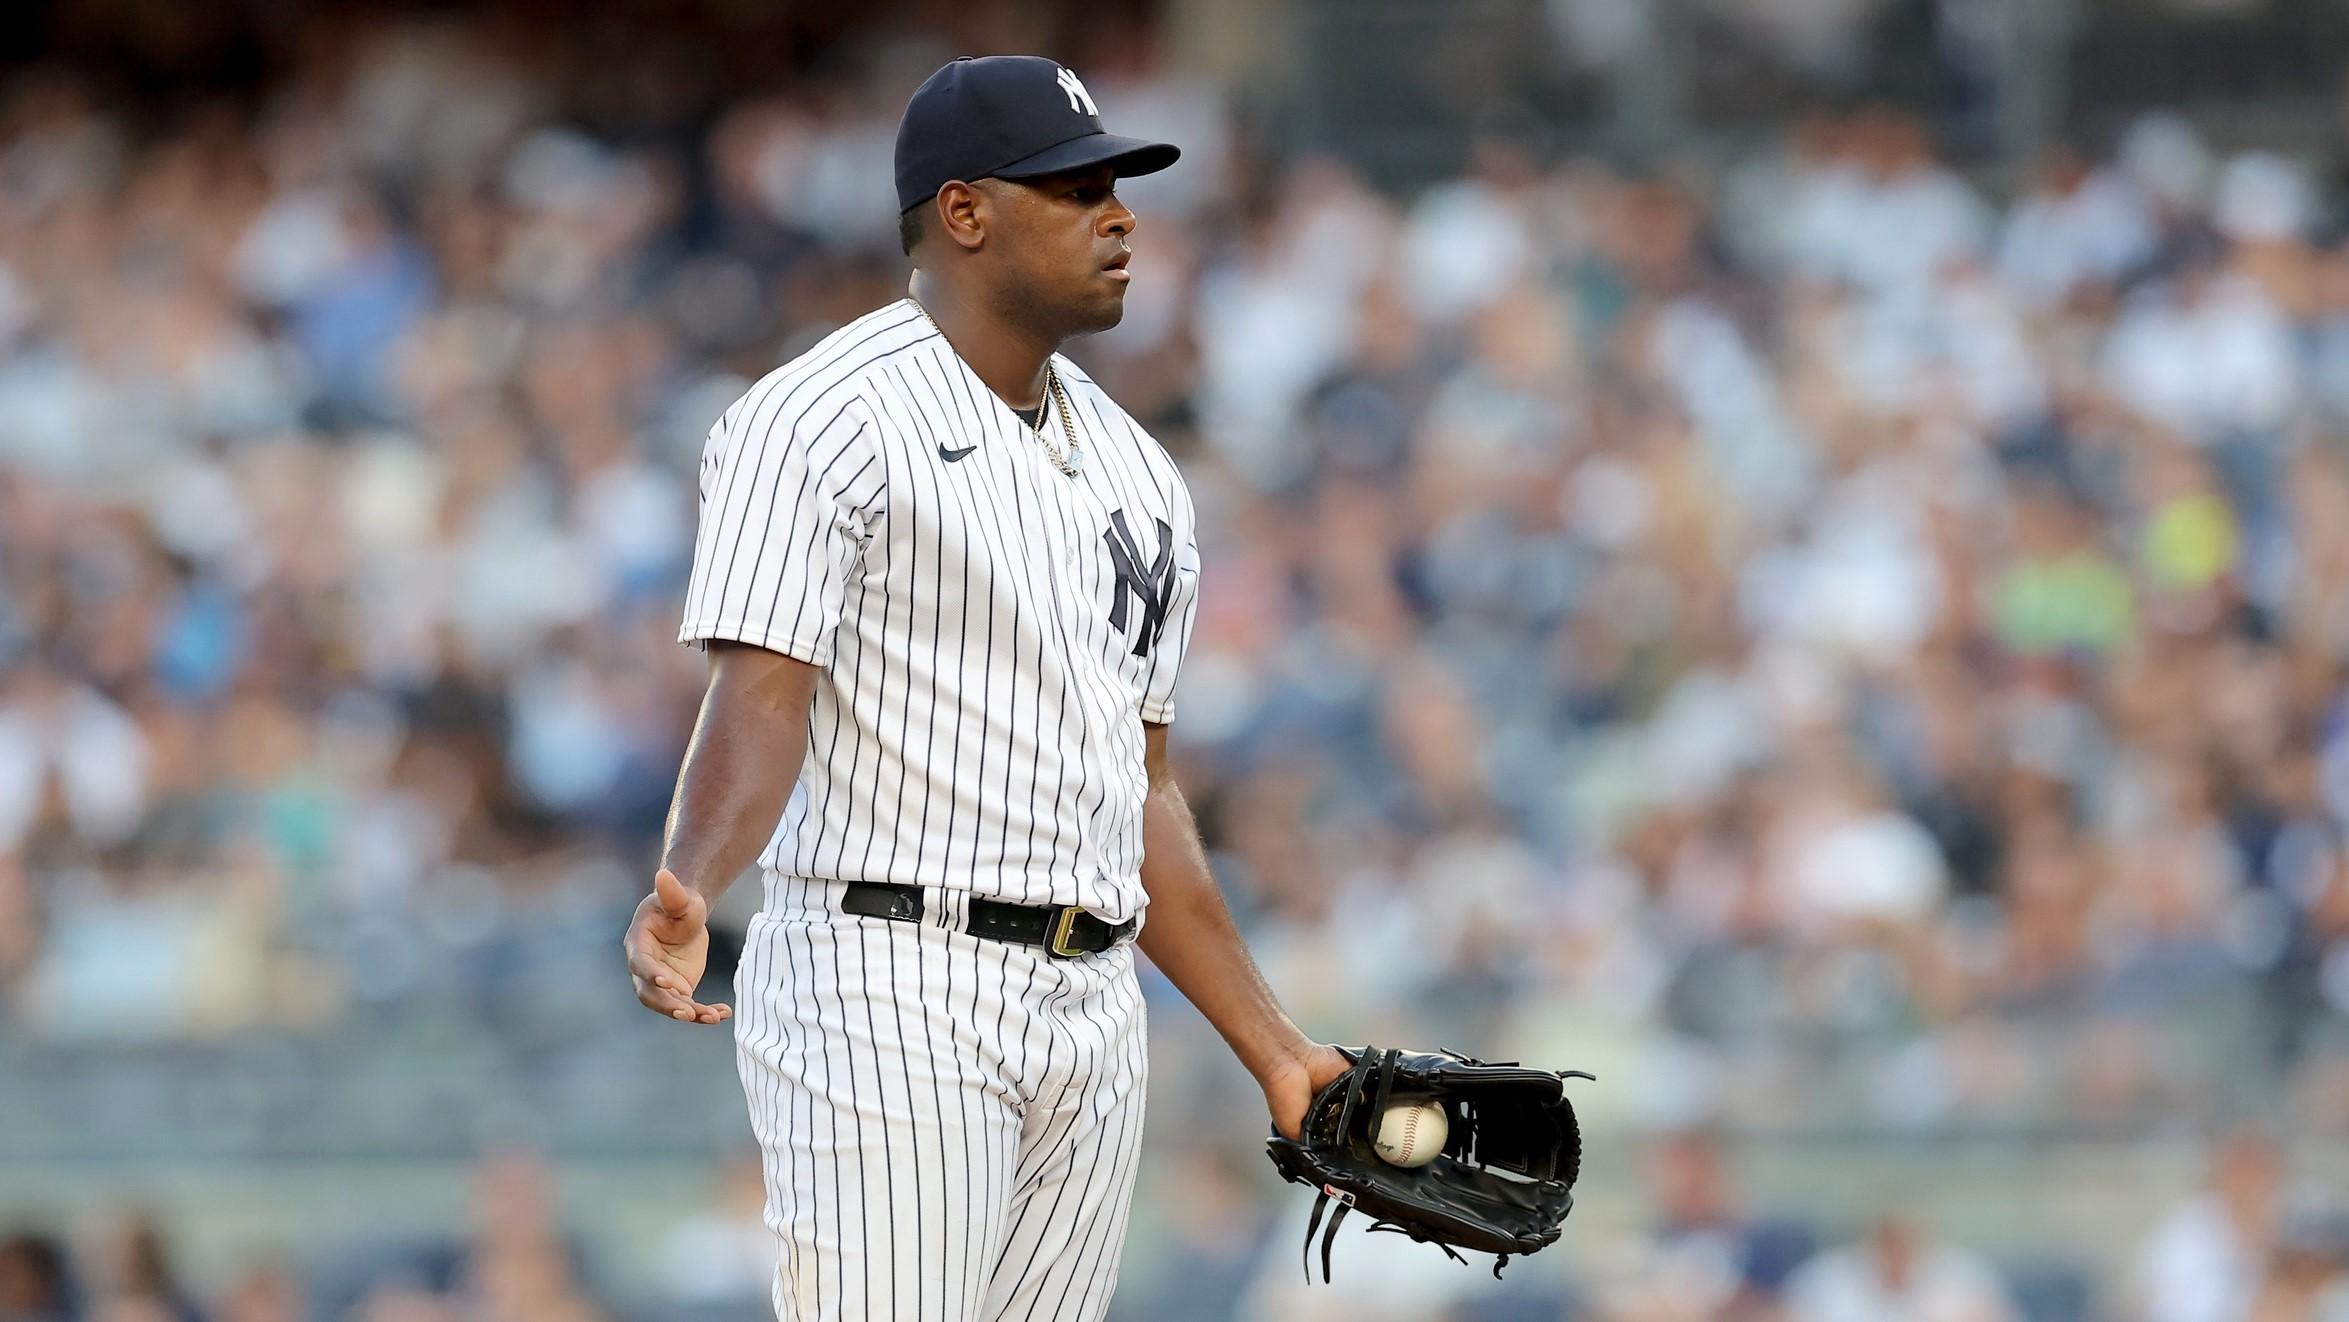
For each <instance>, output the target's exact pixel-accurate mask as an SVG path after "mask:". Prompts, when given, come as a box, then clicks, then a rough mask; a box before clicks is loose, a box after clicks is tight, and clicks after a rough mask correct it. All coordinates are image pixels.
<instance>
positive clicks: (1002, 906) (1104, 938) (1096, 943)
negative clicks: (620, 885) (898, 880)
mask: <svg viewBox="0 0 2349 1322" xmlns="http://www.w3.org/2000/svg"><path fill="white" fill-rule="evenodd" d="M970 906H971V920H970V923H969V924H968V925H967V926H965V927H964V928H963V930H964V931H966V932H969V933H970V934H971V935H972V936H977V937H984V938H986V939H987V940H989V941H1011V942H1015V943H1017V944H1019V945H1023V946H1042V947H1044V949H1045V950H1046V951H1047V952H1048V953H1050V954H1051V955H1052V957H1053V958H1055V959H1075V958H1077V957H1079V956H1081V955H1098V954H1100V953H1101V952H1102V951H1104V950H1107V949H1109V948H1110V947H1111V946H1114V945H1116V944H1117V943H1118V942H1120V941H1123V940H1125V939H1126V938H1127V937H1129V936H1132V935H1133V934H1134V928H1135V927H1136V926H1138V925H1139V924H1138V921H1137V920H1135V919H1132V918H1128V919H1127V920H1125V921H1124V922H1122V923H1109V922H1104V921H1102V920H1101V919H1100V918H1098V917H1095V916H1094V915H1093V914H1092V913H1090V912H1088V911H1087V910H1086V909H1085V908H1084V907H1083V906H1082V905H1075V904H1070V905H1060V906H1054V905H1049V904H1006V903H1005V902H1003V901H1002V900H982V899H979V898H978V897H976V896H973V897H972V899H971V902H970ZM840 908H841V911H842V912H844V913H853V914H859V915H862V916H864V917H866V918H887V919H890V920H892V921H894V922H900V923H918V922H920V921H921V920H922V913H923V907H922V888H921V887H919V886H896V885H891V884H889V883H887V882H879V881H852V882H849V883H848V886H847V888H846V889H845V890H844V891H843V892H842V893H841V896H840Z"/></svg>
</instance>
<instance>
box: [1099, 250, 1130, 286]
mask: <svg viewBox="0 0 2349 1322" xmlns="http://www.w3.org/2000/svg"><path fill="white" fill-rule="evenodd" d="M1133 256H1134V254H1133V250H1132V249H1130V248H1129V249H1126V250H1124V251H1121V252H1119V253H1118V255H1117V256H1115V257H1112V258H1110V259H1109V260H1108V261H1106V262H1103V263H1102V264H1101V273H1102V274H1103V275H1106V276H1108V277H1109V278H1110V279H1112V280H1115V281H1117V282H1118V283H1119V284H1124V283H1125V282H1126V281H1128V280H1131V279H1133V278H1134V277H1133V276H1132V275H1130V274H1128V273H1127V271H1126V263H1127V262H1128V261H1131V260H1132V259H1133Z"/></svg>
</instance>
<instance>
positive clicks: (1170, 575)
mask: <svg viewBox="0 0 2349 1322" xmlns="http://www.w3.org/2000/svg"><path fill="white" fill-rule="evenodd" d="M1155 522H1156V523H1157V524H1158V557H1157V558H1156V559H1154V560H1152V561H1151V562H1150V567H1149V568H1147V569H1145V568H1143V567H1142V548H1141V547H1140V546H1138V545H1136V544H1135V542H1134V530H1133V529H1131V528H1129V527H1127V526H1126V512H1125V511H1124V510H1118V511H1117V512H1115V513H1113V514H1111V515H1110V516H1109V526H1108V527H1107V528H1104V529H1102V531H1101V540H1102V541H1104V542H1107V543H1109V560H1110V563H1111V564H1114V565H1116V566H1117V586H1115V587H1113V588H1111V589H1110V590H1109V594H1110V595H1109V627H1110V628H1112V629H1116V630H1118V631H1119V632H1121V633H1122V632H1124V630H1125V627H1126V597H1127V595H1128V594H1129V593H1130V594H1132V596H1133V598H1134V600H1135V601H1137V602H1139V603H1141V607H1142V611H1141V614H1142V619H1141V625H1142V627H1141V629H1140V630H1139V631H1138V632H1137V633H1136V634H1135V635H1134V655H1135V656H1148V655H1150V649H1151V647H1152V646H1153V645H1155V644H1156V643H1157V642H1158V638H1159V635H1161V634H1163V633H1165V632H1166V614H1167V611H1168V610H1169V609H1170V608H1171V607H1172V606H1173V605H1174V584H1175V563H1174V529H1172V528H1169V527H1167V526H1166V520H1164V519H1158V520H1155Z"/></svg>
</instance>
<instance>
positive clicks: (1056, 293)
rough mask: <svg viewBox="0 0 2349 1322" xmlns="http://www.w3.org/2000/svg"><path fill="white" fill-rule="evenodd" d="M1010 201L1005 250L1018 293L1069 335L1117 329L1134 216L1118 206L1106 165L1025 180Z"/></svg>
mask: <svg viewBox="0 0 2349 1322" xmlns="http://www.w3.org/2000/svg"><path fill="white" fill-rule="evenodd" d="M1005 192H1007V193H1008V194H1009V195H1010V196H1009V197H1008V198H1007V199H1006V201H1008V202H1009V204H1010V205H1009V206H1008V207H1007V208H1006V210H1007V211H1008V212H1009V215H1008V216H1007V217H1006V219H1007V220H1008V221H1009V224H1008V226H1007V228H1008V230H1009V231H1010V232H1009V234H1008V235H1007V236H1006V237H1007V238H1009V239H1010V242H1008V243H1006V244H1005V245H1003V251H1004V252H1005V254H1006V255H1007V256H1008V257H1009V259H1010V261H1011V264H1012V266H1013V268H1014V279H1015V282H1016V284H1017V286H1018V289H1017V294H1018V296H1019V297H1021V298H1022V299H1023V300H1025V301H1028V302H1030V303H1032V304H1033V305H1034V306H1036V307H1038V309H1039V310H1041V311H1045V312H1047V313H1049V314H1050V315H1051V316H1052V317H1053V318H1054V319H1055V320H1056V321H1058V322H1059V323H1060V324H1061V326H1062V328H1063V329H1064V330H1065V332H1066V333H1067V334H1070V335H1086V334H1090V333H1092V332H1094V331H1105V330H1108V329H1109V328H1110V327H1112V326H1115V325H1116V324H1117V323H1118V321H1119V320H1120V319H1121V318H1123V317H1124V316H1125V312H1126V280H1127V273H1126V269H1125V266H1126V258H1127V256H1128V254H1129V253H1130V251H1131V250H1130V249H1129V248H1128V247H1127V246H1126V240H1127V238H1128V236H1130V235H1132V234H1133V232H1134V213H1133V212H1131V211H1128V210H1127V209H1126V205H1125V203H1123V202H1120V201H1118V200H1117V175H1116V173H1115V172H1113V171H1112V170H1110V169H1109V167H1107V166H1097V167H1094V168H1092V169H1088V170H1072V171H1070V172H1068V173H1066V174H1052V175H1042V176H1039V177H1037V178H1034V179H1023V180H1021V181H1019V184H1018V186H1016V187H1014V188H1010V189H1007V190H1005Z"/></svg>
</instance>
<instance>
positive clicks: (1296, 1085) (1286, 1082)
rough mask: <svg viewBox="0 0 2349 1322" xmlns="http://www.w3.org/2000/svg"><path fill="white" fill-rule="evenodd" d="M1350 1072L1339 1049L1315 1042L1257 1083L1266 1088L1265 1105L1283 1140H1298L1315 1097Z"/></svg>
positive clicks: (1273, 1069) (1276, 1067)
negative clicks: (1306, 1112) (1333, 1080)
mask: <svg viewBox="0 0 2349 1322" xmlns="http://www.w3.org/2000/svg"><path fill="white" fill-rule="evenodd" d="M1349 1068H1350V1066H1348V1065H1347V1063H1346V1058H1345V1056H1344V1055H1342V1054H1340V1053H1339V1051H1338V1049H1337V1048H1336V1047H1333V1046H1329V1045H1326V1044H1324V1043H1320V1042H1313V1043H1308V1044H1307V1045H1306V1048H1305V1049H1304V1050H1303V1051H1302V1052H1300V1053H1298V1054H1296V1055H1294V1056H1291V1057H1288V1058H1285V1059H1283V1060H1282V1061H1281V1062H1279V1063H1278V1064H1276V1065H1274V1066H1272V1067H1271V1068H1270V1069H1267V1070H1266V1071H1265V1072H1264V1073H1263V1074H1262V1075H1261V1076H1260V1077H1259V1078H1258V1079H1257V1082H1258V1083H1259V1084H1261V1085H1263V1087H1264V1104H1265V1105H1266V1106H1267V1107H1269V1108H1271V1110H1272V1127H1273V1128H1274V1129H1276V1130H1279V1131H1280V1135H1281V1137H1283V1138H1291V1139H1293V1138H1295V1137H1297V1131H1298V1129H1299V1128H1300V1127H1301V1126H1302V1125H1303V1124H1304V1123H1305V1108H1306V1107H1308V1106H1311V1105H1312V1104H1313V1098H1314V1096H1315V1095H1316V1094H1317V1093H1319V1092H1320V1091H1321V1090H1322V1088H1323V1087H1324V1086H1325V1085H1326V1084H1328V1083H1329V1081H1330V1080H1332V1079H1334V1078H1336V1077H1338V1076H1339V1075H1341V1074H1343V1073H1345V1072H1346V1071H1347V1069H1349Z"/></svg>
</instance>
